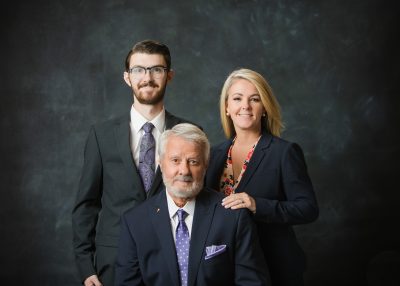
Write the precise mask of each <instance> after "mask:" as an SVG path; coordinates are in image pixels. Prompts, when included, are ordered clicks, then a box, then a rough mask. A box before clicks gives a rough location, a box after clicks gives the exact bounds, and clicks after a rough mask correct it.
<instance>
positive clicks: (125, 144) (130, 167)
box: [115, 117, 146, 200]
mask: <svg viewBox="0 0 400 286" xmlns="http://www.w3.org/2000/svg"><path fill="white" fill-rule="evenodd" d="M129 134H130V127H129V118H125V117H123V118H122V119H121V120H120V121H119V123H118V124H117V126H116V128H115V140H116V141H117V145H118V152H119V154H120V156H121V159H122V161H123V162H124V165H125V167H126V170H127V172H128V179H129V180H130V181H131V184H132V185H133V189H134V190H137V191H138V193H139V194H140V195H141V197H142V199H143V200H144V199H145V198H146V192H145V191H144V189H143V184H142V180H141V178H140V175H139V172H138V169H137V168H136V165H135V163H134V160H133V156H132V152H131V147H130V138H129Z"/></svg>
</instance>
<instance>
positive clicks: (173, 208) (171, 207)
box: [166, 190, 196, 219]
mask: <svg viewBox="0 0 400 286" xmlns="http://www.w3.org/2000/svg"><path fill="white" fill-rule="evenodd" d="M166 192H167V203H168V212H169V217H170V218H171V219H174V216H175V215H176V212H177V211H178V210H179V209H180V207H178V206H177V205H176V204H175V203H174V200H173V199H172V197H171V195H170V194H169V193H168V191H167V190H166ZM195 205H196V198H194V199H192V200H190V201H188V202H186V204H185V205H184V206H183V207H182V208H181V209H183V210H184V211H185V212H187V213H188V215H191V216H193V215H194V207H195Z"/></svg>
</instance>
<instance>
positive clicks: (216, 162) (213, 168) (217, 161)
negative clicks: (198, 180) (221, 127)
mask: <svg viewBox="0 0 400 286" xmlns="http://www.w3.org/2000/svg"><path fill="white" fill-rule="evenodd" d="M231 144H232V140H226V141H225V142H224V143H222V144H221V145H220V146H219V147H218V148H217V149H216V150H215V151H213V153H212V156H213V158H211V161H212V164H210V165H209V166H208V169H207V178H206V182H207V186H210V187H211V188H213V189H215V190H217V191H219V182H220V179H221V175H222V172H223V170H224V164H225V162H226V157H227V155H228V149H229V147H230V146H231Z"/></svg>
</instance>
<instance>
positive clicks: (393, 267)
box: [0, 0, 400, 286]
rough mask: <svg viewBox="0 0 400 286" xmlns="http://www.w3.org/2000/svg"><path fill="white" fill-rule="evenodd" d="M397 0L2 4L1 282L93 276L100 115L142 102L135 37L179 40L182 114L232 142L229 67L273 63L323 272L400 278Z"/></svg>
mask: <svg viewBox="0 0 400 286" xmlns="http://www.w3.org/2000/svg"><path fill="white" fill-rule="evenodd" d="M398 6H399V5H398V4H397V1H380V0H360V1H350V0H347V1H337V0H326V1H317V0H315V1H312V0H307V1H294V0H292V1H278V0H277V1H272V0H271V1H262V0H242V1H239V0H231V1H230V0H212V1H206V0H195V1H188V0H175V1H154V0H143V1H132V0H131V1H128V0H114V1H104V0H98V1H94V0H80V1H66V0H65V1H62V0H37V1H27V0H20V1H13V2H11V3H8V4H7V5H6V4H5V3H3V4H2V8H1V12H0V13H1V18H0V21H1V25H0V30H1V45H0V49H1V56H2V61H1V62H2V64H1V66H0V71H1V77H0V88H1V102H0V112H1V114H0V116H1V117H0V119H1V120H0V124H1V125H0V126H1V141H0V142H1V143H0V147H1V160H0V162H1V170H0V179H1V186H0V189H1V205H0V242H1V250H0V255H1V264H2V267H1V270H0V284H1V285H24V286H25V285H40V286H46V285H49V286H50V285H51V286H54V285H60V286H67V285H68V286H69V285H79V281H78V280H77V275H76V270H75V265H74V263H73V255H72V246H71V244H72V243H71V209H72V205H73V202H74V198H75V194H76V191H77V185H78V180H79V175H80V169H81V166H82V160H83V147H84V142H85V139H86V136H87V133H88V130H89V127H90V125H91V124H93V123H94V122H96V121H100V120H104V119H107V118H110V117H113V116H116V115H118V114H121V113H127V112H129V109H130V104H131V100H132V99H131V93H130V90H129V88H128V87H127V86H126V85H125V83H124V82H123V79H122V72H123V63H124V58H125V56H126V53H127V52H128V50H129V49H130V48H131V47H132V45H133V44H134V43H135V42H137V41H139V40H143V39H147V38H151V39H157V40H159V41H162V42H165V43H166V44H167V45H168V46H169V47H170V49H171V52H172V63H173V68H174V70H175V71H176V77H175V79H174V80H173V82H172V83H171V84H170V85H169V86H168V89H167V95H166V106H167V109H168V110H169V111H171V112H172V113H175V114H177V115H179V116H182V117H185V118H188V119H190V120H192V121H194V122H196V123H198V124H200V125H201V126H203V127H204V129H205V131H206V132H207V134H208V135H209V137H210V140H211V142H212V143H213V144H215V143H217V142H219V141H221V140H223V135H222V129H221V126H220V123H219V115H218V97H219V92H220V89H221V86H222V83H223V81H224V79H225V78H226V76H227V75H228V74H229V73H230V72H231V71H232V70H233V69H235V68H238V67H247V68H251V69H254V70H256V71H259V72H260V73H262V74H263V75H264V76H265V77H266V78H267V79H268V80H269V82H270V84H271V85H272V87H273V89H274V91H275V93H276V96H277V98H278V100H279V102H280V104H281V106H282V110H283V118H284V121H285V125H286V131H285V132H284V133H283V135H282V137H284V138H286V139H288V140H291V141H295V142H298V143H299V144H300V145H301V146H302V147H303V149H304V152H305V156H306V160H307V163H308V167H309V172H310V175H311V177H312V180H313V182H314V185H315V189H316V193H317V197H318V201H319V204H320V209H321V214H320V217H319V219H318V221H317V222H315V223H313V224H310V225H305V226H298V227H296V231H297V234H298V238H299V240H300V243H301V244H302V246H303V247H304V249H305V251H306V252H307V255H308V271H307V273H306V282H307V285H316V286H317V285H318V286H320V285H335V286H336V285H352V286H353V285H385V286H386V285H400V284H398V283H399V275H398V273H397V272H398V271H399V269H400V250H399V242H400V235H399V230H398V228H399V218H400V216H399V211H398V210H399V209H400V207H399V202H400V192H399V187H398V185H397V184H396V183H397V182H398V177H397V176H399V175H398V172H399V159H400V156H399V153H400V152H399V146H400V144H399V143H400V142H399V137H400V136H399V127H398V124H399V122H400V120H399V119H400V118H399V117H400V116H399V111H400V110H399V107H400V104H399V103H400V100H399V96H400V94H399V90H400V88H399V85H398V84H399V82H400V76H399V65H400V58H399V51H400V47H399V27H400V25H399V16H398V15H399V12H400V11H399V9H398Z"/></svg>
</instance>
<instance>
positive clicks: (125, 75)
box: [124, 72, 132, 87]
mask: <svg viewBox="0 0 400 286" xmlns="http://www.w3.org/2000/svg"><path fill="white" fill-rule="evenodd" d="M124 81H125V82H126V84H127V85H129V86H130V87H132V84H131V80H130V79H129V73H128V72H124Z"/></svg>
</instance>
